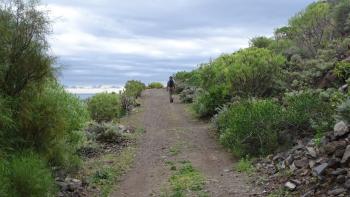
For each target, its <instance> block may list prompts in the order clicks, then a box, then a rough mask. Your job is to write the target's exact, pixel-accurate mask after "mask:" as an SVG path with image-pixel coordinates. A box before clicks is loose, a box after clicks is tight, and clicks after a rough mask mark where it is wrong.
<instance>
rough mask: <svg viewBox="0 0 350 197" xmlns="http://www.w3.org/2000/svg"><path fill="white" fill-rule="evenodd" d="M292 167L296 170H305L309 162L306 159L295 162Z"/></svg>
mask: <svg viewBox="0 0 350 197" xmlns="http://www.w3.org/2000/svg"><path fill="white" fill-rule="evenodd" d="M294 165H295V167H297V168H306V167H307V166H308V165H309V160H308V159H300V160H295V161H294Z"/></svg>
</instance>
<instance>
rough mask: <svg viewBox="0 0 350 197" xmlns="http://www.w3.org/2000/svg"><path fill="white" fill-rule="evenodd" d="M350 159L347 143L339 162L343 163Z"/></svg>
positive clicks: (349, 149) (349, 146)
mask: <svg viewBox="0 0 350 197" xmlns="http://www.w3.org/2000/svg"><path fill="white" fill-rule="evenodd" d="M349 159H350V145H348V146H347V147H346V150H345V153H344V155H343V158H342V160H341V163H342V164H344V163H347V162H348V161H349Z"/></svg>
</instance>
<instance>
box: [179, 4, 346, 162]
mask: <svg viewBox="0 0 350 197" xmlns="http://www.w3.org/2000/svg"><path fill="white" fill-rule="evenodd" d="M349 13H350V2H349V1H348V0H338V1H319V2H315V3H312V4H310V5H309V6H308V7H307V8H306V9H305V10H302V11H301V12H299V13H297V14H296V15H295V16H294V17H292V18H291V19H290V20H289V23H288V25H287V26H285V27H281V28H277V29H276V30H275V34H274V37H271V38H267V37H263V36H262V37H256V38H253V39H251V41H250V47H249V48H246V49H241V50H239V51H236V52H234V53H232V54H223V55H221V56H220V57H218V58H216V59H214V60H212V61H210V62H208V63H203V64H200V65H199V66H198V68H197V69H195V70H193V71H190V72H186V71H183V72H178V73H176V74H175V75H174V77H175V80H176V81H177V92H178V93H179V94H180V99H182V100H183V101H184V102H193V104H192V109H193V111H195V112H196V114H197V115H198V117H200V118H208V117H211V118H212V119H213V122H214V125H216V127H217V129H218V132H219V134H220V141H221V142H222V144H224V145H225V146H226V147H228V148H229V149H231V150H232V151H233V152H234V153H235V154H236V155H239V156H242V157H244V158H246V156H247V155H248V156H261V155H267V154H271V153H274V152H276V151H278V150H280V149H284V148H287V147H289V146H290V145H292V144H293V143H295V142H296V140H297V139H300V138H305V137H307V138H320V137H322V134H323V133H325V132H327V131H329V130H330V129H331V128H332V126H333V125H334V123H335V121H336V120H348V119H349V118H348V117H349V115H348V112H349V110H350V108H349V92H348V88H347V87H348V83H350V72H349V71H350V51H349V49H350V37H349V36H350V14H349Z"/></svg>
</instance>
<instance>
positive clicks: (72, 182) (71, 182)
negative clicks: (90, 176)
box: [65, 178, 82, 192]
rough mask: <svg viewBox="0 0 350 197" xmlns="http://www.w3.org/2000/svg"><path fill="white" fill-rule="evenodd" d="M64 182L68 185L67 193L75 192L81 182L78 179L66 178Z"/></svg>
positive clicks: (80, 185)
mask: <svg viewBox="0 0 350 197" xmlns="http://www.w3.org/2000/svg"><path fill="white" fill-rule="evenodd" d="M65 182H66V183H67V184H68V188H67V190H68V191H71V192H73V191H75V190H77V189H78V188H80V187H82V182H81V181H80V180H78V179H72V178H66V179H65Z"/></svg>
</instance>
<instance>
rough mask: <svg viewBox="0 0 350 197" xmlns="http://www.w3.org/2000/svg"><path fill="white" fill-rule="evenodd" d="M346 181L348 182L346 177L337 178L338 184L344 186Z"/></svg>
mask: <svg viewBox="0 0 350 197" xmlns="http://www.w3.org/2000/svg"><path fill="white" fill-rule="evenodd" d="M345 181H346V177H345V175H339V176H337V183H339V184H343V183H345Z"/></svg>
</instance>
